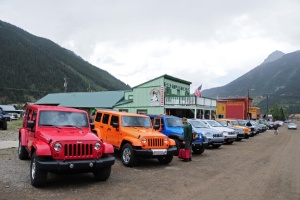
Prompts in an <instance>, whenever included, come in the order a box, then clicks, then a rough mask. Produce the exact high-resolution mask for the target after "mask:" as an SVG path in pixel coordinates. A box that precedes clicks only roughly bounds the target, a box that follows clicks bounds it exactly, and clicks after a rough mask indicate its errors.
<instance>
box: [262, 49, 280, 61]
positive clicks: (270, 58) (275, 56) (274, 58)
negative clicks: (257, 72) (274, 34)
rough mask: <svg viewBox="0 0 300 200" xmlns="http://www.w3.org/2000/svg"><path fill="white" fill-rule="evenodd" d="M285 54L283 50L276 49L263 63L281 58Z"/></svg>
mask: <svg viewBox="0 0 300 200" xmlns="http://www.w3.org/2000/svg"><path fill="white" fill-rule="evenodd" d="M283 55H284V53H283V52H281V51H278V50H276V51H274V52H273V53H271V54H270V55H269V56H268V57H267V58H266V59H265V60H264V62H263V63H262V64H266V63H268V62H272V61H275V60H277V59H279V58H281V57H282V56H283Z"/></svg>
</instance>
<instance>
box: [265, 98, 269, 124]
mask: <svg viewBox="0 0 300 200" xmlns="http://www.w3.org/2000/svg"><path fill="white" fill-rule="evenodd" d="M268 111H269V94H267V111H266V115H267V119H268Z"/></svg>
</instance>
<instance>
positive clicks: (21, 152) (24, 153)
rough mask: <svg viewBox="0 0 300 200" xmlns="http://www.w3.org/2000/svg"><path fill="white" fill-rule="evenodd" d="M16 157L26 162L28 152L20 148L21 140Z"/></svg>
mask: <svg viewBox="0 0 300 200" xmlns="http://www.w3.org/2000/svg"><path fill="white" fill-rule="evenodd" d="M18 156H19V159H20V160H27V159H28V158H29V154H28V151H27V150H26V148H25V147H24V146H22V144H21V140H19V147H18Z"/></svg>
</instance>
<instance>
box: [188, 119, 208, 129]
mask: <svg viewBox="0 0 300 200" xmlns="http://www.w3.org/2000/svg"><path fill="white" fill-rule="evenodd" d="M189 122H190V124H191V125H192V126H193V127H195V128H208V126H207V125H206V124H204V123H203V122H200V121H196V120H191V121H189Z"/></svg>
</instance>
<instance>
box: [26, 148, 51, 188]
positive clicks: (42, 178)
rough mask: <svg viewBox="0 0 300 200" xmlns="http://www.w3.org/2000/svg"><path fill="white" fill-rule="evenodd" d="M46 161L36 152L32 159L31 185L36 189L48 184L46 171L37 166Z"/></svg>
mask: <svg viewBox="0 0 300 200" xmlns="http://www.w3.org/2000/svg"><path fill="white" fill-rule="evenodd" d="M39 160H44V159H43V157H40V156H37V155H36V153H35V152H34V153H33V155H32V158H31V165H30V180H31V185H33V186H34V187H41V186H43V185H45V184H46V180H47V175H48V173H47V172H46V171H42V170H40V169H39V168H38V166H37V161H39Z"/></svg>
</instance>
